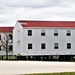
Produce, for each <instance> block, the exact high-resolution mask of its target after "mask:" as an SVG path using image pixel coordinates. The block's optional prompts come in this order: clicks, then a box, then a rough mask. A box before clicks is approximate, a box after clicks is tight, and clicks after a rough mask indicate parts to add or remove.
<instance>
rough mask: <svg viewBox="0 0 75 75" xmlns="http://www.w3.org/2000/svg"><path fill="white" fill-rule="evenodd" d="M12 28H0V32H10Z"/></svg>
mask: <svg viewBox="0 0 75 75" xmlns="http://www.w3.org/2000/svg"><path fill="white" fill-rule="evenodd" d="M13 28H14V27H0V32H12V31H13Z"/></svg>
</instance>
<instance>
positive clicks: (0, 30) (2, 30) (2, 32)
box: [0, 27, 13, 56]
mask: <svg viewBox="0 0 75 75" xmlns="http://www.w3.org/2000/svg"><path fill="white" fill-rule="evenodd" d="M12 31H13V27H0V55H1V56H3V55H6V51H5V49H4V47H3V46H4V45H3V44H2V42H1V41H3V42H5V38H6V34H7V35H8V36H9V38H10V39H9V41H10V42H11V43H9V52H8V55H13V33H12ZM4 44H5V43H4Z"/></svg>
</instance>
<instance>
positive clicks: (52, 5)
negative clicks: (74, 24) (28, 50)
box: [0, 0, 75, 26]
mask: <svg viewBox="0 0 75 75" xmlns="http://www.w3.org/2000/svg"><path fill="white" fill-rule="evenodd" d="M17 20H48V21H75V0H0V26H15V24H16V22H17Z"/></svg>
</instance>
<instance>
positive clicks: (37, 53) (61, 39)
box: [13, 20, 75, 59]
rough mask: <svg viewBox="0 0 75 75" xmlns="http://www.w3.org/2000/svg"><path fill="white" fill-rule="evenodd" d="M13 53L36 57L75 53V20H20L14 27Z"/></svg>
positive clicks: (47, 57)
mask: <svg viewBox="0 0 75 75" xmlns="http://www.w3.org/2000/svg"><path fill="white" fill-rule="evenodd" d="M13 54H14V55H18V54H21V55H23V56H30V58H32V57H34V58H36V59H40V58H41V56H43V58H44V59H49V57H51V55H60V58H62V56H70V55H71V56H72V55H75V22H69V21H25V20H18V21H17V23H16V25H15V27H14V29H13ZM66 58H67V57H66Z"/></svg>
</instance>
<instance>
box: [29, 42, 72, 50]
mask: <svg viewBox="0 0 75 75" xmlns="http://www.w3.org/2000/svg"><path fill="white" fill-rule="evenodd" d="M66 47H67V49H71V43H67V45H66ZM28 49H33V44H32V43H28ZM41 49H46V43H41ZM54 49H59V43H54Z"/></svg>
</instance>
